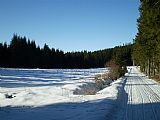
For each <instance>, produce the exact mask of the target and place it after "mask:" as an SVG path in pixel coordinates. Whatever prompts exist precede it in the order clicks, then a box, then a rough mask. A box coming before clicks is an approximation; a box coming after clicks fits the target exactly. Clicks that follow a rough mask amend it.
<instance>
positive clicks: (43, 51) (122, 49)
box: [0, 35, 132, 68]
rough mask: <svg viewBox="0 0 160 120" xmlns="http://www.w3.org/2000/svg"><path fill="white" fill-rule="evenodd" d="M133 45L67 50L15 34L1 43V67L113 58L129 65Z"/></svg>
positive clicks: (88, 63)
mask: <svg viewBox="0 0 160 120" xmlns="http://www.w3.org/2000/svg"><path fill="white" fill-rule="evenodd" d="M131 52H132V45H131V44H128V45H124V46H118V47H115V48H109V49H104V50H99V51H94V52H88V51H81V52H67V53H64V52H63V51H62V50H59V49H54V48H52V49H51V48H49V46H48V45H47V44H45V45H44V47H43V48H40V47H39V46H37V45H36V43H35V41H31V40H29V39H27V38H26V37H20V36H18V35H14V36H13V38H12V40H11V42H10V44H9V45H7V44H6V43H0V67H13V68H97V67H104V66H105V64H106V62H108V61H110V60H111V59H114V60H115V61H116V63H118V64H119V65H120V66H123V65H132V59H131Z"/></svg>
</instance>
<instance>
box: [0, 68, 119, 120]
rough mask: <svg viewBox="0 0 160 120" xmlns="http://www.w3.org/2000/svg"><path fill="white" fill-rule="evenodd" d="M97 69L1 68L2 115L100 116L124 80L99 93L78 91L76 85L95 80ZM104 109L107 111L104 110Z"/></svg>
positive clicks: (54, 119)
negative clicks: (89, 93) (76, 92)
mask: <svg viewBox="0 0 160 120" xmlns="http://www.w3.org/2000/svg"><path fill="white" fill-rule="evenodd" d="M106 71H107V69H106V68H97V69H11V68H7V69H5V68H0V118H2V120H11V119H13V120H18V119H24V120H28V119H30V120H32V119H38V120H41V119H42V120H44V119H45V120H64V119H65V120H66V119H70V120H72V119H73V120H76V119H77V120H78V119H83V120H90V119H92V120H99V119H102V118H105V117H106V115H107V113H109V112H110V110H111V108H112V107H113V104H114V102H113V101H114V100H115V99H116V98H117V93H118V88H119V87H120V86H121V84H117V83H120V82H121V81H120V80H119V81H116V82H115V83H112V85H111V86H109V87H107V88H104V89H103V90H101V91H99V92H97V94H96V95H75V94H73V92H74V91H75V90H76V89H83V87H82V86H84V85H85V86H86V85H89V84H94V77H95V75H97V74H102V73H104V72H106ZM101 113H103V114H101Z"/></svg>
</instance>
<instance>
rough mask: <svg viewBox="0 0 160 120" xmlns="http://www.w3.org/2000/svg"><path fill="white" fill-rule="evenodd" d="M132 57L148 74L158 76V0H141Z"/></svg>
mask: <svg viewBox="0 0 160 120" xmlns="http://www.w3.org/2000/svg"><path fill="white" fill-rule="evenodd" d="M139 11H140V17H139V19H138V20H137V21H138V34H137V36H136V38H135V41H134V52H133V54H134V59H135V62H136V64H137V65H140V66H141V70H142V71H144V72H145V73H146V74H147V75H148V76H150V77H152V76H155V75H157V76H159V78H160V0H141V5H140V8H139Z"/></svg>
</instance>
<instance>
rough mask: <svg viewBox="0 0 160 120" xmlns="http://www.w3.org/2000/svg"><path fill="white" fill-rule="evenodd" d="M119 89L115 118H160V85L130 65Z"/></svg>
mask: <svg viewBox="0 0 160 120" xmlns="http://www.w3.org/2000/svg"><path fill="white" fill-rule="evenodd" d="M129 71H130V72H129V73H128V74H127V75H126V76H125V78H124V82H123V87H122V89H121V90H120V91H119V99H118V100H117V108H116V109H115V110H114V112H115V113H116V114H112V119H113V120H160V85H159V83H157V82H155V81H153V80H151V79H148V78H147V77H145V76H144V75H143V74H142V73H140V72H139V71H138V69H137V68H136V67H130V68H129Z"/></svg>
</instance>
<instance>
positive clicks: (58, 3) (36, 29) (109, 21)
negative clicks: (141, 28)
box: [0, 0, 139, 51]
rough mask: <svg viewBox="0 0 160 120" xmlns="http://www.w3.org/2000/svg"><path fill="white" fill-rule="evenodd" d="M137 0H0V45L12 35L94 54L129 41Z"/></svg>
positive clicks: (135, 29)
mask: <svg viewBox="0 0 160 120" xmlns="http://www.w3.org/2000/svg"><path fill="white" fill-rule="evenodd" d="M138 8H139V0H0V42H7V43H8V44H9V43H10V41H11V38H12V36H13V34H14V33H17V34H18V35H20V36H26V37H28V38H30V39H33V40H35V41H36V43H37V44H38V45H40V46H41V47H43V45H44V43H47V44H48V45H49V47H50V48H52V47H53V48H59V49H61V50H64V51H81V50H88V51H90V50H91V51H94V50H99V49H105V48H111V47H114V46H116V45H121V44H123V43H128V42H132V40H133V38H134V37H135V35H136V33H137V23H136V20H137V18H138V17H139V12H138Z"/></svg>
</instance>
